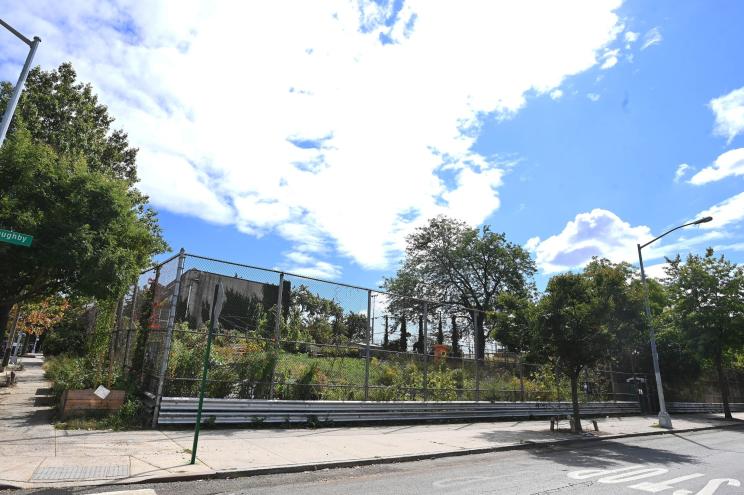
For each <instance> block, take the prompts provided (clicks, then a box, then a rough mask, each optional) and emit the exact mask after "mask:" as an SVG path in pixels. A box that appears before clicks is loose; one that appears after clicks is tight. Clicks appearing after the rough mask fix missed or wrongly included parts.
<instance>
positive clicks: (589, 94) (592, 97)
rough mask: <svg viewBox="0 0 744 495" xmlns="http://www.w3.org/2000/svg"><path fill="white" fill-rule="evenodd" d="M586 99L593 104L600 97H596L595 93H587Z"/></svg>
mask: <svg viewBox="0 0 744 495" xmlns="http://www.w3.org/2000/svg"><path fill="white" fill-rule="evenodd" d="M586 97H587V98H589V99H590V100H592V101H594V102H597V101H599V98H600V95H598V94H597V93H587V94H586Z"/></svg>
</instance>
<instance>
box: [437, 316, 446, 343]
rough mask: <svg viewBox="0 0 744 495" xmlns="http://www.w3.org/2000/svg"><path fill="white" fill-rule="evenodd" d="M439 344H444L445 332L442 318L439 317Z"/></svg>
mask: <svg viewBox="0 0 744 495" xmlns="http://www.w3.org/2000/svg"><path fill="white" fill-rule="evenodd" d="M437 344H444V331H443V330H442V317H441V316H440V317H439V329H438V330H437Z"/></svg>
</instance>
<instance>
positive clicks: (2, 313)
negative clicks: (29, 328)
mask: <svg viewBox="0 0 744 495" xmlns="http://www.w3.org/2000/svg"><path fill="white" fill-rule="evenodd" d="M12 309H13V303H7V302H2V303H0V343H2V342H3V340H4V339H5V332H6V330H7V328H8V322H9V321H10V311H11V310H12ZM9 337H10V336H9Z"/></svg>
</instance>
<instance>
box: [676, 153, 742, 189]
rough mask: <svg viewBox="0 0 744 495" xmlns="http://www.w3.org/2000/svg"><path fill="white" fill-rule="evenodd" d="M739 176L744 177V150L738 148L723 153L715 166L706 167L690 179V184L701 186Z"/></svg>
mask: <svg viewBox="0 0 744 495" xmlns="http://www.w3.org/2000/svg"><path fill="white" fill-rule="evenodd" d="M737 175H744V148H737V149H735V150H730V151H727V152H726V153H723V154H722V155H720V156H719V157H718V158H716V161H715V162H714V163H713V165H710V166H708V167H705V168H704V169H702V170H701V171H700V172H698V173H696V174H695V175H693V176H692V177H690V180H689V182H690V184H694V185H696V186H700V185H702V184H707V183H709V182H716V181H719V180H721V179H725V178H726V177H732V176H737ZM675 178H676V177H675Z"/></svg>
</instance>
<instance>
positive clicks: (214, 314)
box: [191, 283, 220, 464]
mask: <svg viewBox="0 0 744 495" xmlns="http://www.w3.org/2000/svg"><path fill="white" fill-rule="evenodd" d="M219 294H220V284H219V283H217V284H215V286H214V298H213V299H212V315H211V317H210V319H209V334H208V335H207V349H206V350H205V351H204V367H203V368H202V379H201V386H200V387H199V406H198V407H197V409H196V424H195V425H194V443H193V444H192V445H191V464H195V463H196V449H197V447H198V446H199V431H200V430H201V417H202V408H203V407H204V392H205V390H206V388H207V376H208V374H209V354H210V352H211V351H212V339H213V338H214V331H215V329H216V328H217V318H218V317H219V315H218V314H217V311H218V308H217V306H218V301H217V299H218V297H219Z"/></svg>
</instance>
